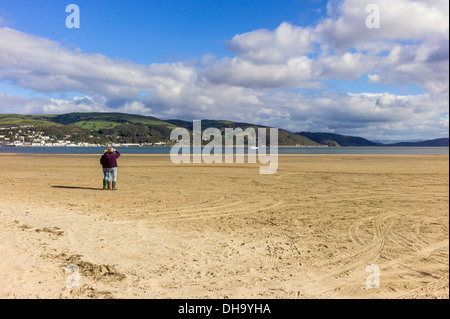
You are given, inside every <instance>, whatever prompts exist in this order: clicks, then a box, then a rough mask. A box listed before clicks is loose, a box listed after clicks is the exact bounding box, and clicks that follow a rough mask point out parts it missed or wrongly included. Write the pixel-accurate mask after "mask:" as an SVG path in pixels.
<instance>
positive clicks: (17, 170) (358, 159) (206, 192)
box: [0, 152, 449, 298]
mask: <svg viewBox="0 0 450 319" xmlns="http://www.w3.org/2000/svg"><path fill="white" fill-rule="evenodd" d="M124 153H125V152H124ZM279 160H280V162H279V168H278V172H277V173H276V174H274V175H260V174H259V165H260V164H226V165H225V164H212V165H207V164H180V165H175V164H173V163H172V162H171V161H170V158H169V156H166V155H164V156H163V155H161V156H156V155H154V156H145V155H123V156H122V157H121V158H120V159H119V160H118V162H119V173H118V174H119V175H118V182H117V186H118V188H119V190H118V191H115V192H113V191H103V190H101V186H102V178H103V177H102V171H101V167H100V165H99V156H91V155H83V156H80V155H77V156H68V155H6V154H2V155H0V198H1V200H0V240H1V243H2V244H1V245H0V298H449V235H448V234H449V191H448V187H449V157H448V155H442V156H437V155H436V156H434V155H432V156H431V155H426V156H423V155H414V156H402V155H323V156H322V155H292V156H291V155H281V156H280V159H279ZM68 265H76V266H77V267H78V271H79V286H78V288H77V287H76V286H75V285H74V283H76V281H69V282H67V279H73V278H74V277H71V276H73V273H72V272H66V268H67V266H68ZM368 265H372V266H370V267H369V268H367V266H368ZM376 269H379V288H376V287H373V286H370V285H368V283H367V282H366V281H367V279H368V277H369V278H376V276H375V275H376V274H375V273H373V272H371V271H373V270H376ZM369 283H372V284H373V283H376V281H370V282H369Z"/></svg>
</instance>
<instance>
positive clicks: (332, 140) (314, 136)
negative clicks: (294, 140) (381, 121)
mask: <svg viewBox="0 0 450 319" xmlns="http://www.w3.org/2000/svg"><path fill="white" fill-rule="evenodd" d="M297 134H298V135H301V136H304V137H307V138H309V139H311V140H312V141H314V142H316V143H319V144H322V145H327V146H331V147H358V146H366V147H367V146H381V145H382V144H379V143H375V142H372V141H369V140H366V139H365V138H362V137H357V136H345V135H339V134H333V133H311V132H300V133H297Z"/></svg>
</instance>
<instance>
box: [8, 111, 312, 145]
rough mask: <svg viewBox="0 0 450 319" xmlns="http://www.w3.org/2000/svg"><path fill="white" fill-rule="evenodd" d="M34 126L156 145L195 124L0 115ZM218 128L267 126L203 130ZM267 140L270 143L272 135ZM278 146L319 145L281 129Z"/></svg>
mask: <svg viewBox="0 0 450 319" xmlns="http://www.w3.org/2000/svg"><path fill="white" fill-rule="evenodd" d="M21 125H27V126H33V130H35V131H39V132H42V133H43V134H44V135H47V136H52V137H54V138H55V139H63V138H68V136H70V139H71V140H72V141H73V142H90V143H98V144H103V143H157V142H168V141H169V139H170V133H171V132H172V130H173V129H174V128H176V127H183V128H187V129H188V130H189V131H191V132H192V128H193V127H192V126H193V123H192V122H188V121H183V120H167V121H164V120H160V119H158V118H155V117H151V116H144V115H134V114H125V113H69V114H61V115H16V114H5V115H0V127H12V126H21ZM209 127H215V128H218V129H220V130H221V131H222V132H224V131H225V128H237V127H240V128H242V129H244V130H245V129H246V128H249V127H252V128H255V129H257V128H265V127H264V126H260V125H255V124H249V123H243V122H233V121H224V120H208V119H206V120H202V130H205V129H207V128H209ZM267 141H268V142H269V135H268V139H267ZM278 142H279V145H300V146H319V144H318V143H316V142H314V141H311V140H310V139H308V138H307V137H304V136H300V135H298V134H294V133H291V132H289V131H286V130H283V129H279V130H278Z"/></svg>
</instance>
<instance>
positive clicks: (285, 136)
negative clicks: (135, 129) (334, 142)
mask: <svg viewBox="0 0 450 319" xmlns="http://www.w3.org/2000/svg"><path fill="white" fill-rule="evenodd" d="M166 122H168V123H170V124H173V125H175V126H177V127H183V128H186V129H188V130H190V131H192V129H193V127H192V126H193V123H192V122H188V121H182V120H167V121H166ZM208 127H215V128H218V129H219V130H221V131H222V133H223V132H224V131H225V129H226V128H237V127H240V128H242V129H243V130H245V129H247V128H249V127H251V128H254V129H258V128H267V127H266V126H262V125H256V124H249V123H244V122H232V121H218V120H208V119H206V120H202V130H204V129H207V128H208ZM267 141H269V135H268V136H267ZM278 143H279V145H289V146H296V145H297V146H321V145H320V144H319V143H317V142H314V141H312V140H310V139H309V138H307V137H305V136H301V135H298V134H295V133H292V132H289V131H286V130H283V129H278Z"/></svg>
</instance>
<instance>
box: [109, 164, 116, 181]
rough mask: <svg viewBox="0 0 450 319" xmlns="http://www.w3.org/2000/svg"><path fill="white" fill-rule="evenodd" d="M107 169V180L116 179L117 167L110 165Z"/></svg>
mask: <svg viewBox="0 0 450 319" xmlns="http://www.w3.org/2000/svg"><path fill="white" fill-rule="evenodd" d="M107 170H108V175H109V176H108V179H107V180H109V181H111V180H112V181H113V182H115V181H117V167H111V168H108V169H107Z"/></svg>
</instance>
